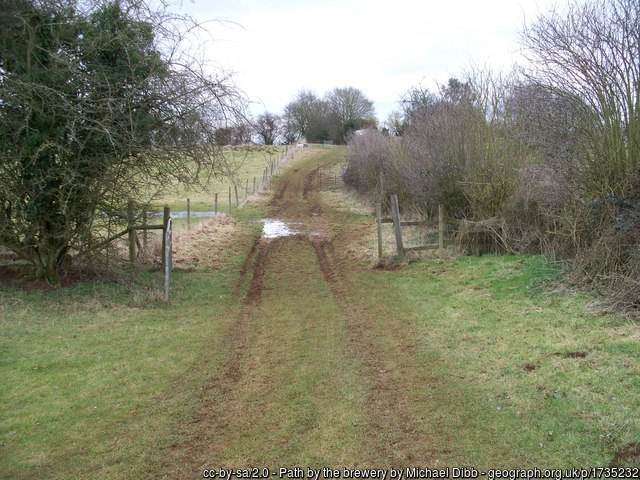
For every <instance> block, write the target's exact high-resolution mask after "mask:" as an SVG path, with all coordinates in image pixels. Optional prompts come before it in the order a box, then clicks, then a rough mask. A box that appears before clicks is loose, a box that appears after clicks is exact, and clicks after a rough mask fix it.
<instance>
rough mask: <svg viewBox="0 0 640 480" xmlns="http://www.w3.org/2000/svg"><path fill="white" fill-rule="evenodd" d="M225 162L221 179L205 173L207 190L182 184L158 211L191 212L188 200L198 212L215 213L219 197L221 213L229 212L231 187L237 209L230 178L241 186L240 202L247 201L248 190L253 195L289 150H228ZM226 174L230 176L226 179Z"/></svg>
mask: <svg viewBox="0 0 640 480" xmlns="http://www.w3.org/2000/svg"><path fill="white" fill-rule="evenodd" d="M223 153H224V161H222V162H220V171H221V175H219V176H218V177H214V176H211V177H207V172H201V174H200V180H201V181H202V182H203V183H205V184H206V186H205V188H202V189H201V188H189V187H185V186H184V185H181V184H173V185H171V186H170V187H169V188H168V191H167V193H166V194H165V195H163V196H162V197H160V198H158V199H157V200H156V202H155V208H156V209H157V210H158V211H162V207H163V206H164V205H169V206H170V207H171V210H173V211H184V210H186V209H187V198H189V199H190V200H191V209H192V210H193V211H194V212H197V211H212V210H213V208H214V199H215V194H216V193H217V194H218V211H220V212H224V213H228V212H229V187H231V190H232V204H233V206H234V207H235V204H236V197H235V187H234V185H233V182H232V181H231V179H230V177H231V176H233V177H234V178H236V181H237V182H238V197H239V199H240V202H242V201H243V200H244V199H245V198H246V193H247V189H248V192H249V194H250V195H251V194H252V192H253V181H254V178H255V179H256V188H258V186H259V185H260V182H261V181H262V175H263V173H264V169H265V168H266V167H268V166H270V165H271V164H272V163H273V162H275V161H278V160H280V159H281V158H282V156H283V155H284V153H285V147H282V146H266V145H253V146H239V147H224V149H223ZM225 172H226V173H227V174H228V175H225Z"/></svg>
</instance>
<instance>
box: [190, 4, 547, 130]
mask: <svg viewBox="0 0 640 480" xmlns="http://www.w3.org/2000/svg"><path fill="white" fill-rule="evenodd" d="M552 2H553V0H539V1H527V0H520V1H518V0H515V1H514V0H485V1H483V2H479V1H477V0H475V1H473V0H458V1H448V2H446V1H445V2H443V1H441V0H439V1H432V0H422V1H420V0H395V1H392V0H385V1H382V0H366V1H365V0H350V1H345V0H343V1H338V0H322V1H319V0H313V1H312V0H306V1H293V0H276V1H270V2H263V1H259V0H223V1H216V2H209V1H206V0H195V1H194V2H193V3H191V4H184V5H183V8H184V9H185V10H187V11H188V12H189V13H191V14H192V15H194V16H196V17H197V18H198V19H200V20H207V19H213V18H216V19H226V20H231V21H233V22H236V24H220V23H212V24H211V30H212V35H213V37H214V38H215V39H216V41H215V42H214V43H213V44H210V45H208V48H207V51H206V53H207V56H208V57H209V59H210V60H212V61H214V62H216V63H217V64H219V65H222V66H223V67H224V68H226V69H228V70H232V71H235V72H236V76H235V81H236V83H237V85H238V86H239V87H240V88H242V89H243V90H244V91H245V92H246V93H247V94H248V95H249V96H250V97H251V98H252V99H254V100H260V101H261V102H263V104H264V105H263V106H262V105H256V106H254V107H253V111H254V112H255V113H257V112H260V111H262V110H263V109H267V110H270V111H274V112H280V111H282V109H283V107H284V106H285V105H286V103H288V101H289V100H291V98H292V97H293V96H294V95H295V94H296V92H297V91H299V90H300V89H303V88H305V89H311V90H314V91H315V92H316V93H318V94H320V95H321V94H323V93H325V92H326V91H327V90H330V89H332V88H334V87H341V86H354V87H356V88H359V89H361V90H362V91H363V92H364V93H365V95H367V96H368V97H369V98H370V99H371V100H373V101H374V102H375V105H376V110H377V113H378V116H379V117H380V118H381V119H384V118H386V116H387V114H388V113H389V112H390V111H391V110H393V109H395V108H397V105H395V103H396V102H397V100H398V99H399V97H400V96H401V95H402V94H403V93H404V92H405V91H406V90H407V89H408V88H410V87H411V86H414V85H417V84H419V83H422V84H423V85H424V86H428V87H429V86H434V85H435V84H436V82H437V83H444V82H446V81H447V79H448V78H449V77H451V76H454V75H461V74H462V72H463V70H464V69H465V68H467V67H468V66H469V65H470V64H471V63H474V64H477V65H485V64H487V65H490V66H492V67H495V68H508V66H509V65H511V64H512V63H513V62H514V60H515V59H516V58H517V56H516V53H515V52H516V50H517V47H518V46H517V32H518V31H519V29H520V27H521V25H522V23H523V21H524V19H525V17H526V18H527V20H528V21H530V20H532V19H533V18H534V16H535V14H536V13H537V12H540V11H542V10H544V9H546V8H547V6H549V5H551V4H552Z"/></svg>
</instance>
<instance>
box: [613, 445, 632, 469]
mask: <svg viewBox="0 0 640 480" xmlns="http://www.w3.org/2000/svg"><path fill="white" fill-rule="evenodd" d="M639 463H640V443H630V444H629V445H625V446H624V447H622V448H621V449H620V450H618V451H617V452H616V453H615V454H614V455H613V458H612V459H611V463H610V464H609V466H610V467H623V466H625V465H629V464H633V465H634V466H635V465H637V464H639Z"/></svg>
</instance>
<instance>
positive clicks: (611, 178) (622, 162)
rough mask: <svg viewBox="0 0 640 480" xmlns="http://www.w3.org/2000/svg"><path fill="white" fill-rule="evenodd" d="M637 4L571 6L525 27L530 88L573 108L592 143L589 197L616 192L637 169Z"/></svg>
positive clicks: (587, 158)
mask: <svg viewBox="0 0 640 480" xmlns="http://www.w3.org/2000/svg"><path fill="white" fill-rule="evenodd" d="M639 32H640V1H639V0H606V1H605V0H588V1H585V2H577V1H573V2H572V3H570V4H569V6H568V7H567V10H566V11H565V12H562V11H558V10H552V11H550V12H549V13H546V14H544V15H541V16H540V17H539V18H538V19H537V20H536V21H535V22H534V23H533V24H531V25H528V26H526V27H525V29H524V32H523V34H522V42H523V44H524V46H525V47H526V48H527V50H526V55H527V57H528V58H529V60H531V62H532V63H533V64H534V68H533V69H532V70H531V71H529V72H527V73H528V76H529V78H530V79H531V80H532V81H535V82H537V83H538V84H540V85H542V86H544V87H546V88H547V89H549V90H551V91H553V92H554V94H556V95H559V96H562V97H563V98H564V99H565V100H566V101H568V102H571V104H572V105H573V110H574V111H576V112H579V113H580V117H579V118H575V119H574V120H575V122H574V127H575V128H577V129H581V130H583V131H585V133H586V134H587V136H588V137H589V138H590V139H591V141H590V144H589V145H587V147H588V148H587V149H586V150H585V151H584V156H583V158H584V163H583V165H584V167H585V172H586V173H587V176H586V177H585V178H583V179H582V180H583V181H585V182H588V183H589V185H590V188H591V189H592V190H593V192H594V193H597V192H608V191H614V192H620V191H621V188H623V187H624V185H623V183H624V182H620V179H621V178H624V177H627V176H628V175H629V174H630V173H632V172H635V171H637V170H638V168H639V167H640V92H639V90H640V52H639V50H640V38H639V35H640V34H639Z"/></svg>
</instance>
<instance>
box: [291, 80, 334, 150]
mask: <svg viewBox="0 0 640 480" xmlns="http://www.w3.org/2000/svg"><path fill="white" fill-rule="evenodd" d="M284 119H285V123H286V124H287V125H288V127H289V129H290V131H292V132H295V133H296V134H297V136H298V138H299V137H306V138H307V140H308V141H310V142H311V141H315V140H323V139H328V138H327V137H328V132H327V131H326V126H327V105H326V103H325V102H324V101H323V100H322V99H321V98H319V97H318V96H317V95H316V94H315V93H313V92H311V91H309V90H301V91H300V92H298V94H297V95H296V96H295V97H294V99H293V100H291V102H289V103H288V104H287V106H286V107H285V109H284Z"/></svg>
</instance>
